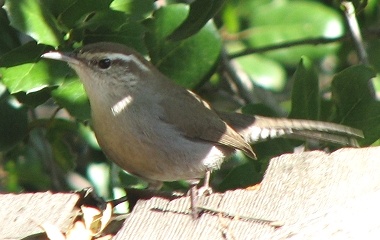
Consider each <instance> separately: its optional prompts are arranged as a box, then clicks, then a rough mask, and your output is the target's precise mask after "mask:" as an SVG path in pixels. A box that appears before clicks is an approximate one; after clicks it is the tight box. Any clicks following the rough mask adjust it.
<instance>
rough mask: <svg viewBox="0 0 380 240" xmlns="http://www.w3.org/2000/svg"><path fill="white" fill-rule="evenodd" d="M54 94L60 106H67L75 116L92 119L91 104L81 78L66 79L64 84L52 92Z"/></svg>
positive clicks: (80, 118)
mask: <svg viewBox="0 0 380 240" xmlns="http://www.w3.org/2000/svg"><path fill="white" fill-rule="evenodd" d="M52 96H53V98H54V100H55V101H56V102H57V103H58V105H59V106H61V107H64V108H66V110H67V111H69V113H70V114H71V115H72V116H74V117H75V118H77V119H79V120H88V119H90V117H91V110H90V104H89V101H88V98H87V94H86V92H85V91H84V88H83V85H82V83H81V82H80V81H79V79H76V80H66V81H65V82H64V83H63V84H62V86H60V87H59V88H57V89H55V90H54V91H53V92H52Z"/></svg>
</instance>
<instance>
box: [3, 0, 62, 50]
mask: <svg viewBox="0 0 380 240" xmlns="http://www.w3.org/2000/svg"><path fill="white" fill-rule="evenodd" d="M4 9H5V10H6V11H7V14H8V17H9V20H10V23H11V26H12V27H14V28H16V29H17V30H19V31H21V32H23V33H25V34H28V35H29V36H31V37H32V38H34V39H35V40H36V41H37V42H38V43H44V44H47V45H51V46H54V47H58V46H59V45H61V44H62V43H63V36H62V35H61V33H60V31H59V30H58V29H59V28H58V25H57V22H56V20H55V18H54V17H53V15H52V14H51V13H50V12H49V10H48V9H46V6H45V5H44V4H41V2H40V1H39V0H6V1H5V5H4Z"/></svg>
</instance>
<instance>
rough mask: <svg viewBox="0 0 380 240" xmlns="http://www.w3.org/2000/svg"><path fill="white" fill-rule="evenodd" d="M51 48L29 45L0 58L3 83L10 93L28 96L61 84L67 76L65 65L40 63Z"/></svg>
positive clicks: (0, 72) (47, 62) (48, 62)
mask: <svg viewBox="0 0 380 240" xmlns="http://www.w3.org/2000/svg"><path fill="white" fill-rule="evenodd" d="M48 49H49V47H47V46H45V45H36V44H35V43H32V42H31V43H27V44H25V45H23V46H21V47H19V48H16V49H14V50H12V51H10V52H9V53H7V54H4V55H3V56H2V57H1V58H0V66H1V67H2V68H0V74H2V81H3V83H4V84H5V85H6V86H7V88H8V90H9V91H10V93H12V94H13V93H17V92H25V93H26V94H28V93H32V92H37V91H40V90H42V89H44V88H46V87H51V86H57V85H59V84H61V83H62V82H63V80H64V78H65V76H66V75H67V72H68V66H67V65H66V64H65V63H54V64H52V62H50V61H39V59H40V56H41V55H42V53H44V52H46V51H47V50H48Z"/></svg>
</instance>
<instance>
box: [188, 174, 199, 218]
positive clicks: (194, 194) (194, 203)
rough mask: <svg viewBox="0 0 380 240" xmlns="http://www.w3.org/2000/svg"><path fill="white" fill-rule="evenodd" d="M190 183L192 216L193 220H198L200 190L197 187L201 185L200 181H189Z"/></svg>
mask: <svg viewBox="0 0 380 240" xmlns="http://www.w3.org/2000/svg"><path fill="white" fill-rule="evenodd" d="M187 182H188V183H190V205H191V216H192V217H193V219H197V218H198V207H197V204H198V189H197V185H198V183H199V180H198V179H194V180H188V181H187Z"/></svg>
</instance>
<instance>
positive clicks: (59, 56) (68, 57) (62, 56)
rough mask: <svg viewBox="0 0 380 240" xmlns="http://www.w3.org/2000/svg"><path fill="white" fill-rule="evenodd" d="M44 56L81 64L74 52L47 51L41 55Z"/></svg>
mask: <svg viewBox="0 0 380 240" xmlns="http://www.w3.org/2000/svg"><path fill="white" fill-rule="evenodd" d="M41 57H42V58H48V59H54V60H58V61H63V62H67V63H69V64H74V65H79V64H80V61H79V60H78V59H76V58H75V56H74V55H73V54H72V53H62V52H54V51H53V52H47V53H44V54H42V55H41Z"/></svg>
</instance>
